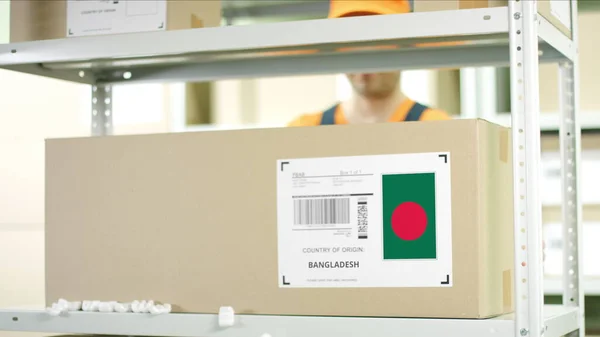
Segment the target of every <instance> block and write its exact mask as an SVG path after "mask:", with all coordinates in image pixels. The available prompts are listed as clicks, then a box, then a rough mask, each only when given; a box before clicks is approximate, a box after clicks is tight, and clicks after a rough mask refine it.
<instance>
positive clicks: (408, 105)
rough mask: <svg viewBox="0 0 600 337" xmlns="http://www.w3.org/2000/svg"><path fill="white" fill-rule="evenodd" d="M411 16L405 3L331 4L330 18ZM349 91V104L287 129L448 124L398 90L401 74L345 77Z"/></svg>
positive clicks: (349, 0)
mask: <svg viewBox="0 0 600 337" xmlns="http://www.w3.org/2000/svg"><path fill="white" fill-rule="evenodd" d="M408 12H410V4H409V3H408V0H362V1H361V0H331V3H330V9H329V16H328V17H329V18H331V19H333V18H342V17H350V16H363V15H385V14H399V13H408ZM346 77H347V79H348V81H349V82H350V85H351V87H352V96H351V98H350V99H349V100H347V101H344V102H341V103H339V104H335V105H334V106H332V107H330V108H329V109H327V110H325V111H323V112H319V113H313V114H304V115H301V116H299V117H298V118H296V119H295V120H293V121H292V122H291V123H290V124H289V125H290V126H315V125H332V124H360V123H381V122H403V121H430V120H447V119H450V116H449V115H448V114H447V113H446V112H444V111H441V110H436V109H432V108H429V107H427V106H425V105H423V104H420V103H418V102H415V101H413V100H411V99H410V98H408V97H406V95H404V94H403V93H402V91H401V88H400V78H401V72H400V71H390V72H381V73H352V74H346Z"/></svg>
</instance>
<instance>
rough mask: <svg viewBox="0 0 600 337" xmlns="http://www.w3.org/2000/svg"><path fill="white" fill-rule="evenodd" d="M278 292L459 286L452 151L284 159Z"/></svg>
mask: <svg viewBox="0 0 600 337" xmlns="http://www.w3.org/2000/svg"><path fill="white" fill-rule="evenodd" d="M277 172H278V176H277V220H278V246H279V247H278V251H279V286H280V287H285V288H294V287H296V288H329V287H451V286H452V215H451V211H452V207H451V186H450V154H449V153H416V154H395V155H375V156H353V157H331V158H309V159H288V160H280V161H278V162H277Z"/></svg>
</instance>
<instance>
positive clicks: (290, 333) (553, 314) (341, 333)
mask: <svg viewBox="0 0 600 337" xmlns="http://www.w3.org/2000/svg"><path fill="white" fill-rule="evenodd" d="M578 311H579V310H578V309H577V308H567V307H562V306H549V307H548V310H547V313H546V314H547V316H546V325H547V326H548V331H547V332H546V335H545V337H559V336H562V335H564V334H565V333H568V332H570V331H574V330H576V329H577V326H578V325H577V324H578ZM217 322H218V316H217V315H211V314H168V315H158V316H152V315H148V314H117V313H98V312H96V313H89V312H72V313H68V314H67V315H66V316H59V317H52V316H50V315H48V314H47V313H46V312H44V311H43V310H37V311H35V310H34V311H7V310H4V311H3V310H0V330H2V331H31V332H48V333H76V334H100V335H129V336H174V337H188V336H189V337H192V336H194V337H195V336H203V337H257V336H263V335H264V334H269V335H270V336H271V337H306V336H329V337H347V336H353V337H372V336H373V334H374V333H376V334H377V336H381V337H386V336H419V337H439V336H477V337H513V336H514V335H513V331H514V321H513V320H512V316H511V315H508V316H501V317H498V318H494V319H479V320H476V319H405V318H357V317H310V316H261V315H237V316H236V323H235V325H234V326H233V327H231V328H219V326H218V323H217Z"/></svg>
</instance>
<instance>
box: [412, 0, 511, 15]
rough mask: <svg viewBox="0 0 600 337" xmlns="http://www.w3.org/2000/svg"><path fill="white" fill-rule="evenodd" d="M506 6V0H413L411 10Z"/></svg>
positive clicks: (448, 9) (425, 10)
mask: <svg viewBox="0 0 600 337" xmlns="http://www.w3.org/2000/svg"><path fill="white" fill-rule="evenodd" d="M502 6H507V2H506V0H415V1H414V4H413V11H415V12H434V11H450V10H457V9H473V8H489V7H502Z"/></svg>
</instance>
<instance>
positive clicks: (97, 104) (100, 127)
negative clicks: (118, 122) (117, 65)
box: [92, 85, 113, 136]
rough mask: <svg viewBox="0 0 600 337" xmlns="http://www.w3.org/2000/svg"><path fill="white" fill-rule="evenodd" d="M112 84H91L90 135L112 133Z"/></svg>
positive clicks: (107, 134)
mask: <svg viewBox="0 0 600 337" xmlns="http://www.w3.org/2000/svg"><path fill="white" fill-rule="evenodd" d="M112 130H113V122H112V86H111V85H93V86H92V136H109V135H112Z"/></svg>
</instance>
